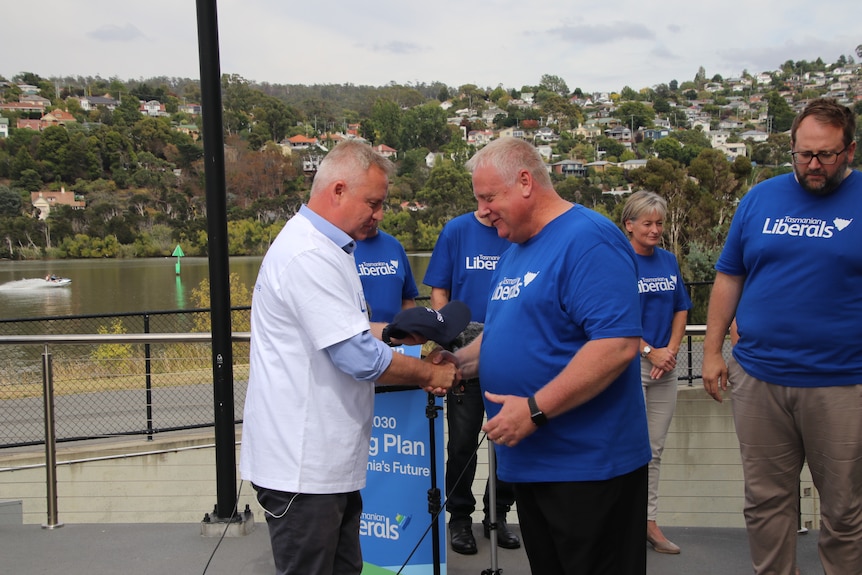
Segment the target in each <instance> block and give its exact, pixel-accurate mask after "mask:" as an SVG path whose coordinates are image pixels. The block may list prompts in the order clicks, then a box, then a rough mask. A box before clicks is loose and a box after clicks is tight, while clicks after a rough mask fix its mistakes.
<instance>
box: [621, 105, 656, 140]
mask: <svg viewBox="0 0 862 575" xmlns="http://www.w3.org/2000/svg"><path fill="white" fill-rule="evenodd" d="M614 117H615V118H617V119H618V120H619V121H620V122H622V123H623V125H625V126H628V127H629V128H631V129H632V131H633V132H635V131H637V130H638V129H639V128H648V127H650V126H652V125H653V121H654V120H655V111H654V110H653V109H652V108H651V107H649V106H647V105H646V104H644V103H643V102H623V103H622V104H620V107H619V108H617V111H616V112H614ZM632 137H634V133H632Z"/></svg>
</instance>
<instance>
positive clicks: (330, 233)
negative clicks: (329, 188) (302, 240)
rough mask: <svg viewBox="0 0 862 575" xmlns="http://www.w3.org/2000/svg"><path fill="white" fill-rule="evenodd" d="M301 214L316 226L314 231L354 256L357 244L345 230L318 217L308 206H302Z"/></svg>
mask: <svg viewBox="0 0 862 575" xmlns="http://www.w3.org/2000/svg"><path fill="white" fill-rule="evenodd" d="M299 213H300V214H302V215H303V216H304V217H305V218H306V219H307V220H308V221H309V222H311V225H312V226H314V229H316V230H317V231H319V232H320V233H322V234H323V235H324V236H326V237H327V238H329V239H330V240H332V241H333V242H334V243H335V245H337V246H338V247H340V248H341V249H342V250H344V251H345V252H346V253H348V254H352V253H353V250H355V249H356V242H355V241H354V240H353V238H351V237H350V236H349V235H347V234H346V233H345V232H344V230H342V229H341V228H339V227H337V226H335V225H334V224H333V223H332V222H330V221H329V220H327V219H325V218H323V217H322V216H320V215H318V214H317V212H315V211H314V210H312V209H311V208H309V207H308V206H307V205H305V204H302V206H301V207H300V208H299Z"/></svg>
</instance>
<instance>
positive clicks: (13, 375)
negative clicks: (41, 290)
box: [0, 307, 249, 448]
mask: <svg viewBox="0 0 862 575" xmlns="http://www.w3.org/2000/svg"><path fill="white" fill-rule="evenodd" d="M231 319H232V325H233V326H234V329H235V330H236V331H243V330H242V327H245V330H248V327H247V326H248V325H249V308H248V307H243V308H236V309H234V310H233V311H232V318H231ZM237 326H241V327H240V328H239V329H237ZM209 330H210V327H209V310H206V309H198V310H188V311H184V310H183V311H173V312H154V313H138V314H120V315H92V316H69V317H50V318H36V319H32V320H11V321H9V320H3V321H0V335H10V336H18V335H40V336H41V335H61V334H114V335H118V336H120V335H121V334H131V333H135V334H137V333H149V334H160V333H165V334H174V333H189V332H209ZM248 346H249V344H248V342H235V343H234V344H233V358H234V366H233V368H234V369H233V379H234V406H235V408H234V411H235V413H234V417H235V419H236V421H240V420H241V417H242V406H243V402H244V400H245V391H246V385H247V382H248V355H249V350H248ZM46 354H48V355H49V357H50V369H51V378H52V382H53V391H54V396H53V400H54V410H55V426H56V438H57V441H71V440H77V439H92V438H100V437H109V436H117V435H135V434H154V433H159V432H163V431H174V430H180V429H192V428H197V427H205V426H212V425H214V407H213V371H212V351H211V345H210V344H209V343H199V342H181V341H180V342H168V343H125V342H122V341H117V342H108V343H105V342H100V343H76V344H55V343H52V344H50V345H47V344H46V345H35V344H4V345H0V421H2V422H3V425H2V427H0V448H2V447H12V446H23V445H34V444H39V443H44V438H45V429H44V421H43V411H44V400H43V392H44V375H45V374H44V357H45V355H46Z"/></svg>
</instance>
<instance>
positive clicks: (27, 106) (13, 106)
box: [0, 102, 45, 114]
mask: <svg viewBox="0 0 862 575" xmlns="http://www.w3.org/2000/svg"><path fill="white" fill-rule="evenodd" d="M0 110H10V111H12V112H27V113H31V112H32V113H36V114H44V113H45V105H44V104H42V103H39V102H6V103H5V104H0Z"/></svg>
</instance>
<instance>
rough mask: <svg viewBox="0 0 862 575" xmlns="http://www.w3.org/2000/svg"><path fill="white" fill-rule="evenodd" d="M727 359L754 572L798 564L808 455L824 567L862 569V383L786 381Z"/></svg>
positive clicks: (833, 572) (778, 574) (840, 571)
mask: <svg viewBox="0 0 862 575" xmlns="http://www.w3.org/2000/svg"><path fill="white" fill-rule="evenodd" d="M728 367H729V370H730V371H729V377H728V380H729V382H730V383H731V385H732V389H733V392H732V409H733V420H734V424H735V425H736V434H737V436H738V438H739V448H740V453H741V455H742V468H743V472H744V475H745V524H746V528H747V530H748V539H749V544H750V546H751V558H752V561H753V563H754V571H755V573H756V574H758V575H793V573H794V572H795V569H796V537H797V528H798V513H799V501H798V490H799V473H800V471H801V470H802V466H803V463H804V462H805V461H806V460H807V461H808V467H809V469H810V470H811V475H812V478H813V480H814V485H815V487H817V490H818V492H819V494H820V515H821V517H820V519H821V525H820V540H819V541H818V549H819V551H820V561H821V563H822V564H823V569H824V572H825V573H826V575H851V574H858V573H862V385H848V386H833V387H811V388H798V387H784V386H781V385H774V384H770V383H766V382H764V381H761V380H758V379H756V378H754V377H751V376H750V375H748V374H747V373H746V372H745V371H744V370H743V369H742V368H741V367H740V366H739V364H737V363H736V361H734V360H731V362H730V363H729V366H728Z"/></svg>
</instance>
